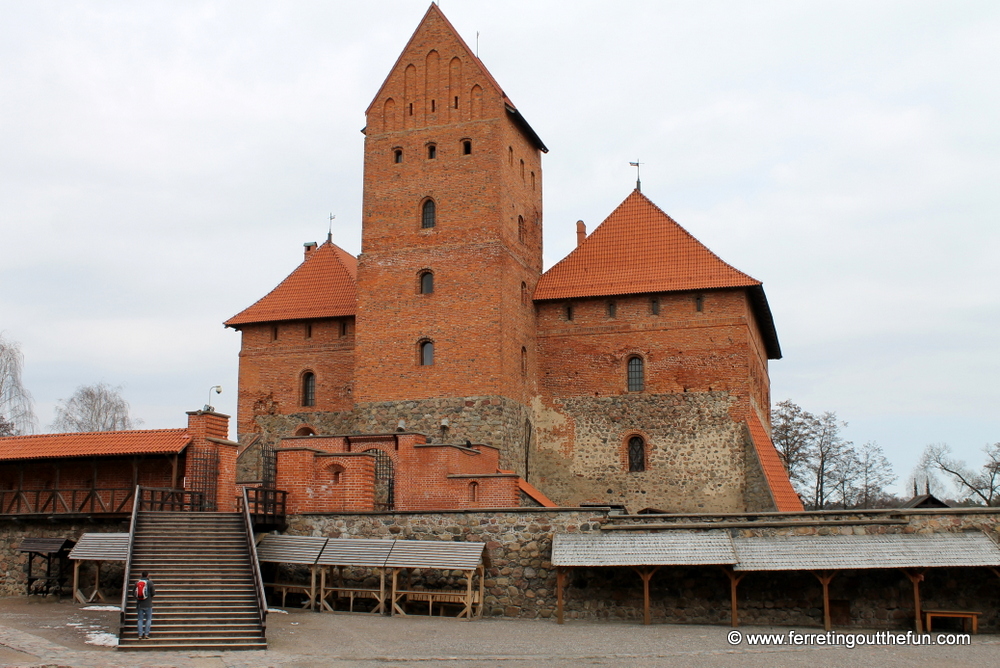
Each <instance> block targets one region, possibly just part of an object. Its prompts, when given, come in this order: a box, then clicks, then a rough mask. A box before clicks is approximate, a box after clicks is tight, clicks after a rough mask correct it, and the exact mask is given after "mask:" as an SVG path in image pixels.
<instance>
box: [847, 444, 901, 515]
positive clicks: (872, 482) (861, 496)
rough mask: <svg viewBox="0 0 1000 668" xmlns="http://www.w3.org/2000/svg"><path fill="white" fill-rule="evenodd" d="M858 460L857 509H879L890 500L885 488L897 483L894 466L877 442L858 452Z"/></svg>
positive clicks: (866, 445)
mask: <svg viewBox="0 0 1000 668" xmlns="http://www.w3.org/2000/svg"><path fill="white" fill-rule="evenodd" d="M857 458H858V465H859V468H858V482H857V486H858V497H857V498H856V499H855V502H854V507H855V508H877V507H880V506H883V505H884V503H885V501H886V500H887V499H888V498H889V494H888V493H886V491H885V488H886V487H887V486H888V485H891V484H892V483H894V482H896V479H897V476H896V474H895V473H893V472H892V464H890V463H889V460H888V459H886V457H885V452H883V450H882V446H880V445H879V444H878V443H876V442H875V441H868V442H867V443H865V444H864V445H862V446H861V449H860V450H858V451H857Z"/></svg>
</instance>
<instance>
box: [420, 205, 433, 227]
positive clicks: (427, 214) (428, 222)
mask: <svg viewBox="0 0 1000 668" xmlns="http://www.w3.org/2000/svg"><path fill="white" fill-rule="evenodd" d="M436 209H437V207H436V206H435V204H434V200H432V199H429V200H427V201H425V202H424V206H423V210H422V212H421V222H420V226H421V227H423V228H424V229H427V228H429V227H434V225H435V224H436V223H437V210H436Z"/></svg>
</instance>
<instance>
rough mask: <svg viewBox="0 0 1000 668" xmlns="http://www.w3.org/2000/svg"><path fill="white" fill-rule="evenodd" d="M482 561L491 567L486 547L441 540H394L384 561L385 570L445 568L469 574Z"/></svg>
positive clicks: (479, 544)
mask: <svg viewBox="0 0 1000 668" xmlns="http://www.w3.org/2000/svg"><path fill="white" fill-rule="evenodd" d="M480 560H482V562H483V564H484V565H486V566H489V565H490V555H489V552H487V551H486V543H458V542H453V541H444V540H397V541H395V542H394V543H393V546H392V551H391V552H390V553H389V557H388V558H387V559H386V560H385V567H386V568H448V569H454V570H461V571H471V570H473V569H475V568H477V567H478V566H479V562H480Z"/></svg>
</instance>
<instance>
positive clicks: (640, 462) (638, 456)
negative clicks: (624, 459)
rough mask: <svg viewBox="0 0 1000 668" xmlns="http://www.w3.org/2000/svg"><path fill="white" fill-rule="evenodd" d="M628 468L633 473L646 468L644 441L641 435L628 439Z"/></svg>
mask: <svg viewBox="0 0 1000 668" xmlns="http://www.w3.org/2000/svg"><path fill="white" fill-rule="evenodd" d="M628 470H629V471H631V472H634V473H638V472H640V471H645V470H646V442H645V441H644V440H642V436H633V437H632V438H630V439H629V440H628Z"/></svg>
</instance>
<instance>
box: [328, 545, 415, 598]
mask: <svg viewBox="0 0 1000 668" xmlns="http://www.w3.org/2000/svg"><path fill="white" fill-rule="evenodd" d="M395 543H396V541H394V540H391V539H390V540H378V539H357V538H354V539H352V538H330V539H329V540H328V541H327V542H326V546H325V547H324V548H323V552H322V554H320V555H319V558H318V559H317V565H318V566H319V567H320V573H321V575H320V597H319V602H320V612H323V610H324V608H325V609H326V610H329V611H331V612H333V606H332V605H331V604H330V603H329V602H328V599H330V598H333V599H338V598H346V599H347V600H348V611H349V612H354V599H356V598H368V599H374V600H375V607H374V608H373V609H372V610H370V612H372V613H375V614H378V613H381V612H383V611H384V610H385V607H386V606H385V603H386V589H385V563H386V560H387V559H388V558H389V553H390V552H391V551H392V547H393V545H394V544H395ZM345 567H348V568H371V569H373V570H375V571H376V572H377V573H378V578H379V586H378V588H377V589H376V588H374V587H363V586H354V585H350V586H349V585H348V584H347V583H346V582H345V581H344V568H345ZM334 568H336V569H337V576H338V577H337V582H336V584H331V586H327V571H328V570H331V571H332V570H333V569H334Z"/></svg>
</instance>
